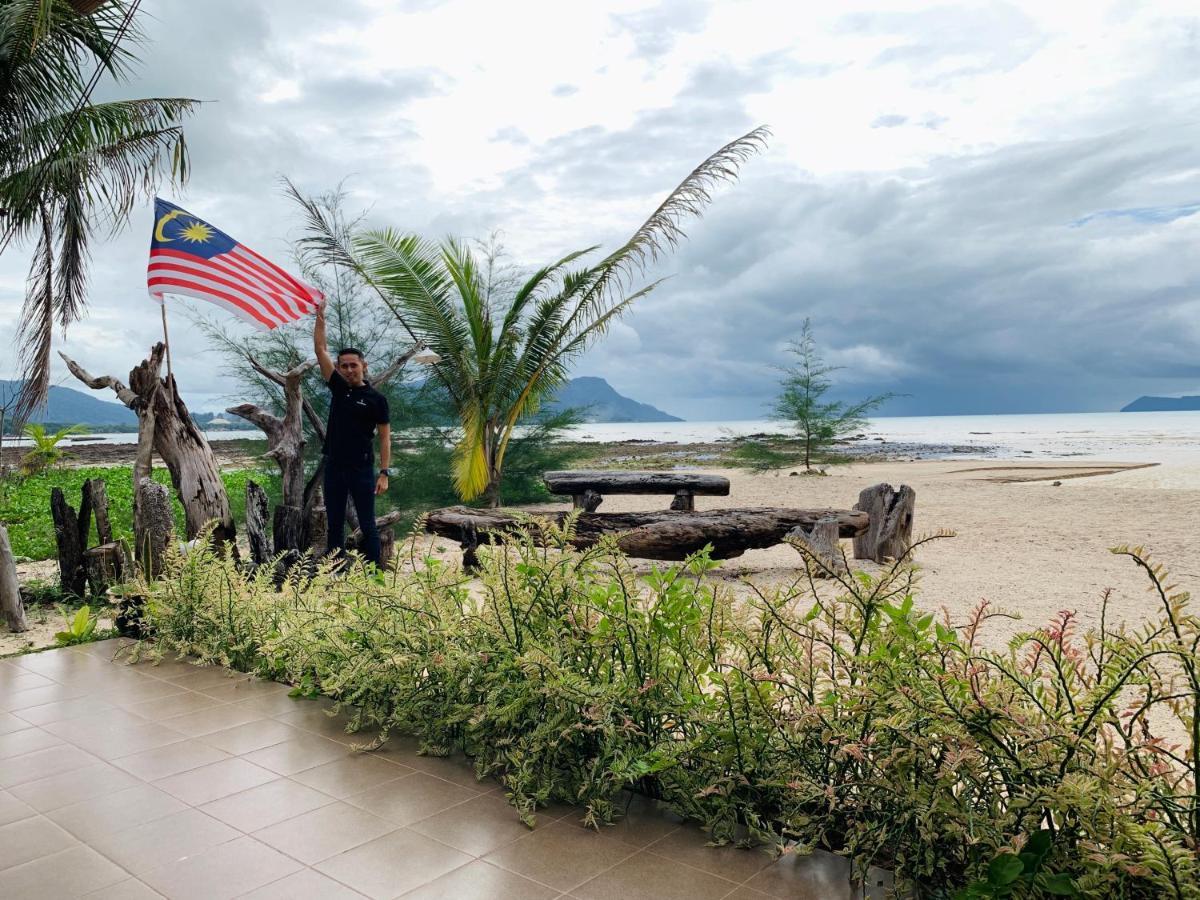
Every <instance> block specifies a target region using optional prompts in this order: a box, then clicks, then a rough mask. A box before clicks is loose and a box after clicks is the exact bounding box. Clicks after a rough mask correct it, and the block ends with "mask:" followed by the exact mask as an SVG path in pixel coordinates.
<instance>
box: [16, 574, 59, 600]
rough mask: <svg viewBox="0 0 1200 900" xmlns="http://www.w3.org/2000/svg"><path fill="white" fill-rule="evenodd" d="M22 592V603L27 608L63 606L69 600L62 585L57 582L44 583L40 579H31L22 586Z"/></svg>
mask: <svg viewBox="0 0 1200 900" xmlns="http://www.w3.org/2000/svg"><path fill="white" fill-rule="evenodd" d="M20 592H21V601H22V602H23V603H24V604H25V605H26V606H33V605H36V606H46V605H54V604H61V603H63V602H64V601H66V599H67V596H66V595H65V594H64V593H63V590H62V585H61V584H59V582H58V581H57V580H55V581H43V580H41V579H40V578H31V579H29V581H26V582H24V583H23V584H22V585H21V586H20Z"/></svg>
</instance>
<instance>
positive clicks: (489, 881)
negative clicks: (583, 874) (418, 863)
mask: <svg viewBox="0 0 1200 900" xmlns="http://www.w3.org/2000/svg"><path fill="white" fill-rule="evenodd" d="M558 896H560V895H559V893H558V891H556V890H554V889H553V888H549V887H546V886H545V885H544V884H538V883H537V882H534V881H530V880H529V879H528V878H522V877H521V876H520V875H518V874H516V873H515V872H509V871H508V870H507V869H501V868H499V867H498V866H493V865H491V864H490V863H485V862H484V861H483V860H481V859H477V860H475V861H473V862H469V863H467V864H466V865H465V866H459V867H458V868H457V869H454V870H453V871H451V872H448V873H447V874H445V875H443V876H442V877H441V878H438V879H437V880H435V881H431V882H429V883H428V884H426V885H424V886H423V887H419V888H417V889H416V890H414V891H410V892H409V893H407V894H404V895H403V897H404V900H447V898H451V897H453V898H454V900H554V898H557V897H558Z"/></svg>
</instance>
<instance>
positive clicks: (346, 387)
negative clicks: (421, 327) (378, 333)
mask: <svg viewBox="0 0 1200 900" xmlns="http://www.w3.org/2000/svg"><path fill="white" fill-rule="evenodd" d="M313 349H314V350H316V351H317V362H318V363H320V366H321V377H322V378H324V379H325V382H326V383H327V384H328V385H329V391H330V398H329V423H328V424H327V425H326V427H325V448H324V451H323V452H324V454H325V512H326V515H327V516H328V518H329V536H328V539H327V540H328V547H329V550H328V552H329V553H330V554H338V555H341V554H343V553H344V552H345V542H346V535H345V528H346V498H347V497H349V498H350V499H352V500H353V501H354V508H355V510H357V512H358V521H359V525H360V526H361V527H362V532H363V555H364V556H365V557H366V558H367V560H368V561H370V562H372V563H374V564H375V565H376V566H378V565H379V529H378V528H376V527H375V495H376V494H382V493H384V492H385V491H386V490H387V488H388V476H389V475H391V474H392V470H391V469H390V468H389V465H390V464H391V461H392V429H391V425H390V424H389V423H388V402H387V398H386V397H384V396H383V394H381V393H379V391H377V390H375V389H374V388H373V387H371V384H370V382H368V381H367V361H366V359H365V358H364V357H363V355H362V351H360V350H356V349H355V348H354V347H345V348H343V349H341V350H339V351H338V352H337V362H336V363H335V362H334V360H333V359H332V358H331V357H330V356H329V350H328V348H327V347H326V344H325V303H324V302H322V303H320V304H319V305H318V306H317V321H316V325H315V326H314V327H313ZM377 432H378V434H379V462H380V466H381V468H380V469H379V472H378V473H376V471H375V467H374V463H375V459H374V453H373V451H372V447H371V439H372V438H373V437H374V436H375V434H376V433H377Z"/></svg>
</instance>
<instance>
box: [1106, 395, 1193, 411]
mask: <svg viewBox="0 0 1200 900" xmlns="http://www.w3.org/2000/svg"><path fill="white" fill-rule="evenodd" d="M1192 410H1200V397H1138V398H1137V399H1136V400H1134V401H1133V402H1132V403H1130V404H1129V405H1128V406H1122V407H1121V412H1185V411H1192Z"/></svg>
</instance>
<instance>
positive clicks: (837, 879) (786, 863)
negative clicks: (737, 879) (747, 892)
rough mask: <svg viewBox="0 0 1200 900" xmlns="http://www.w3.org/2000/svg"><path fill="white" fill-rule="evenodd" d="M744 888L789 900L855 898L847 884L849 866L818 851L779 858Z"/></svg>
mask: <svg viewBox="0 0 1200 900" xmlns="http://www.w3.org/2000/svg"><path fill="white" fill-rule="evenodd" d="M746 887H749V888H752V889H754V890H756V891H762V892H763V893H764V894H767V895H768V896H771V897H780V898H784V897H786V898H789V900H791V898H796V897H800V898H809V897H811V898H814V900H815V898H817V897H820V898H829V900H850V898H853V897H855V896H856V892H855V890H854V889H853V887H852V885H851V883H850V863H849V862H847V861H846V860H845V859H843V858H842V857H840V856H835V855H834V854H832V853H825V852H823V851H820V850H817V851H815V852H813V853H812V854H811V855H809V856H798V855H796V854H788V855H786V856H783V857H781V858H780V859H778V860H777V861H775V862H773V863H771V865H769V866H767V867H766V868H765V869H763V870H762V871H761V872H759V873H758V874H757V875H755V876H754V877H753V878H751V879H750V880H749V881H747V882H746Z"/></svg>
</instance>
